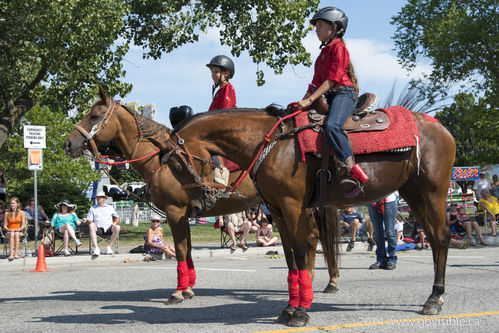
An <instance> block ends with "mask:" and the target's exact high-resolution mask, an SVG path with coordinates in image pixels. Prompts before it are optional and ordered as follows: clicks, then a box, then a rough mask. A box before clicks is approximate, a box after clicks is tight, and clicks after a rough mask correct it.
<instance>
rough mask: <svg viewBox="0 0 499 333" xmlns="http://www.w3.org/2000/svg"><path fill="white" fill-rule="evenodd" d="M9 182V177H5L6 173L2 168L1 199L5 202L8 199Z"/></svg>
mask: <svg viewBox="0 0 499 333" xmlns="http://www.w3.org/2000/svg"><path fill="white" fill-rule="evenodd" d="M8 183H9V182H8V181H7V177H5V173H4V171H3V170H2V169H0V200H2V201H3V202H4V203H5V202H6V200H7V190H6V189H5V186H7V184H8Z"/></svg>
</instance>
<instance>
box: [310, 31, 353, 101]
mask: <svg viewBox="0 0 499 333" xmlns="http://www.w3.org/2000/svg"><path fill="white" fill-rule="evenodd" d="M349 62H350V54H349V53H348V50H347V48H346V46H345V44H343V43H342V42H341V39H339V38H336V39H335V40H333V41H332V42H331V43H329V44H327V45H326V46H325V47H323V48H322V51H321V53H320V54H319V56H318V57H317V60H315V68H314V78H313V79H312V86H315V87H314V88H315V89H317V88H319V87H320V86H321V85H322V84H323V83H324V81H326V80H331V81H334V82H336V85H335V86H353V84H352V81H350V78H349V77H348V63H349ZM311 89H312V88H311V87H310V88H309V91H308V92H309V93H310V94H312V93H313V91H310V90H311Z"/></svg>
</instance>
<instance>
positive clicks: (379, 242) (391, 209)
mask: <svg viewBox="0 0 499 333" xmlns="http://www.w3.org/2000/svg"><path fill="white" fill-rule="evenodd" d="M367 209H368V211H369V216H370V217H371V221H372V223H373V227H374V240H375V241H376V262H377V263H378V265H380V266H384V265H385V264H386V263H387V262H389V263H392V264H394V265H396V264H397V255H396V254H395V250H396V248H397V234H396V232H395V218H396V217H397V201H392V202H387V203H385V214H381V213H379V212H378V211H377V210H376V207H374V206H373V205H369V206H368V207H367ZM383 224H384V225H385V231H386V238H387V240H388V256H387V253H386V249H385V233H384V232H383Z"/></svg>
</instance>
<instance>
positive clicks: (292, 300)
mask: <svg viewBox="0 0 499 333" xmlns="http://www.w3.org/2000/svg"><path fill="white" fill-rule="evenodd" d="M288 291H289V302H288V304H289V305H291V306H294V307H295V308H297V307H298V306H299V305H300V287H299V285H298V271H289V272H288Z"/></svg>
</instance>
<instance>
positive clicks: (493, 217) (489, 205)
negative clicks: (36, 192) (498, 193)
mask: <svg viewBox="0 0 499 333" xmlns="http://www.w3.org/2000/svg"><path fill="white" fill-rule="evenodd" d="M481 194H482V198H481V199H480V201H479V202H478V203H479V205H480V208H481V209H483V210H484V211H485V213H486V214H487V217H488V218H489V219H490V229H491V230H492V236H495V235H496V222H497V219H499V203H498V202H497V198H496V197H494V196H492V195H491V194H490V192H489V191H487V190H483V191H482V192H481Z"/></svg>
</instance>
